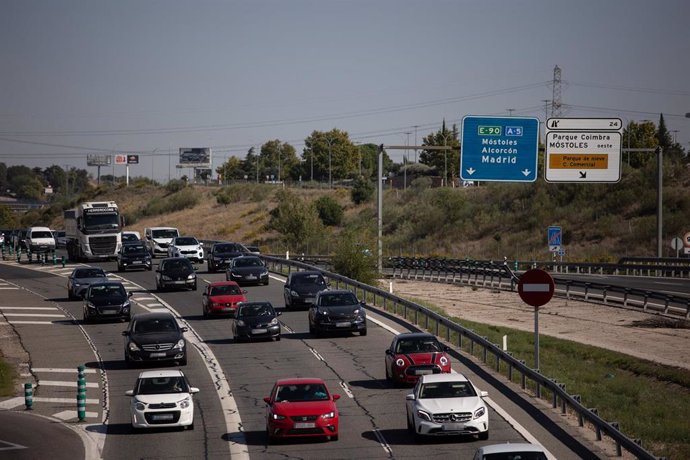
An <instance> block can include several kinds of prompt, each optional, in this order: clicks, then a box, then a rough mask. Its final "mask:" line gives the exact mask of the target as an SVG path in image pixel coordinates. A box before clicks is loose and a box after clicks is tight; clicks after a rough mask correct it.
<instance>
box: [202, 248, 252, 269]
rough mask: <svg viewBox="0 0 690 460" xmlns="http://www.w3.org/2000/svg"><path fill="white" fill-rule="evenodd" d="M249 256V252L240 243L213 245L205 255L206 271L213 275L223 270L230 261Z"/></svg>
mask: <svg viewBox="0 0 690 460" xmlns="http://www.w3.org/2000/svg"><path fill="white" fill-rule="evenodd" d="M247 254H249V250H248V249H247V248H246V247H244V245H242V244H240V243H228V242H222V243H214V244H213V246H211V249H210V250H209V251H208V253H207V254H206V257H207V263H208V271H209V272H211V273H213V272H217V271H218V270H225V269H226V268H227V267H228V266H229V265H230V262H231V261H232V259H234V258H235V257H239V256H245V255H247Z"/></svg>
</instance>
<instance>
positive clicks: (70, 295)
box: [67, 289, 77, 300]
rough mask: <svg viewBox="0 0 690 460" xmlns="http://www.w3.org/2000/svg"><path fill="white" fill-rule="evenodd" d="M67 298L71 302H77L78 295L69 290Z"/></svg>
mask: <svg viewBox="0 0 690 460" xmlns="http://www.w3.org/2000/svg"><path fill="white" fill-rule="evenodd" d="M67 298H68V299H69V300H75V299H76V298H77V296H76V295H74V292H72V291H70V290H69V289H68V290H67Z"/></svg>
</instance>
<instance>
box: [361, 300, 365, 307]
mask: <svg viewBox="0 0 690 460" xmlns="http://www.w3.org/2000/svg"><path fill="white" fill-rule="evenodd" d="M359 304H360V305H361V306H363V307H366V306H367V303H366V302H365V301H363V300H360V301H359Z"/></svg>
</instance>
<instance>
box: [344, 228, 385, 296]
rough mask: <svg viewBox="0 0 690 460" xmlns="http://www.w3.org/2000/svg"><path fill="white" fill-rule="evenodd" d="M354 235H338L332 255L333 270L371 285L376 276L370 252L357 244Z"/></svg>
mask: <svg viewBox="0 0 690 460" xmlns="http://www.w3.org/2000/svg"><path fill="white" fill-rule="evenodd" d="M360 239H361V237H360V238H357V237H355V235H354V233H346V234H343V235H340V239H339V241H338V243H337V245H336V247H335V254H334V255H333V269H334V271H335V272H336V273H339V274H341V275H343V276H347V277H348V278H352V279H354V280H357V281H360V282H362V283H366V284H371V285H373V284H374V283H375V282H376V279H377V277H378V274H377V273H376V266H375V265H376V262H375V259H374V256H373V255H372V253H371V251H370V250H369V249H368V248H367V247H366V246H365V245H363V244H361V243H360V242H359V240H360Z"/></svg>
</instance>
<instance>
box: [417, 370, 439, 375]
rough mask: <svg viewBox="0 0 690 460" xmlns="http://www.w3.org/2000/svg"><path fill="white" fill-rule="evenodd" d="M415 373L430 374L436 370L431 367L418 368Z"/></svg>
mask: <svg viewBox="0 0 690 460" xmlns="http://www.w3.org/2000/svg"><path fill="white" fill-rule="evenodd" d="M414 373H415V375H429V374H433V373H434V371H432V370H431V369H417V370H416V371H415V372H414Z"/></svg>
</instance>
